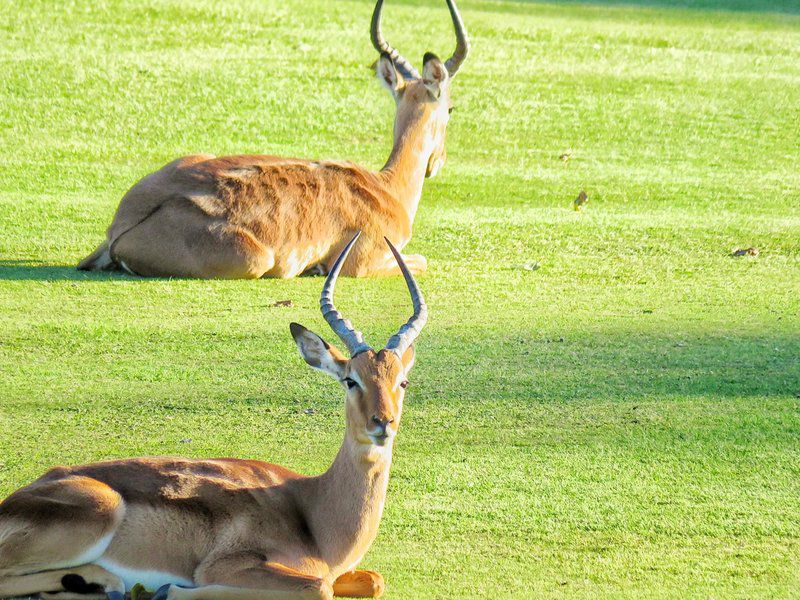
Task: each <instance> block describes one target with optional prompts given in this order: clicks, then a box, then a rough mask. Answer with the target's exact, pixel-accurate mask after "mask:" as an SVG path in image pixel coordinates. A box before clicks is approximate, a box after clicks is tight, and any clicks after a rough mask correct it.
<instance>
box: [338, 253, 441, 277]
mask: <svg viewBox="0 0 800 600" xmlns="http://www.w3.org/2000/svg"><path fill="white" fill-rule="evenodd" d="M403 261H404V262H405V263H406V266H407V267H408V270H409V271H411V274H412V275H421V274H422V273H424V272H425V271H427V269H428V261H427V259H426V258H425V257H424V256H422V255H421V254H403ZM346 269H347V265H345V266H344V267H343V269H342V272H343V273H345V271H346ZM345 274H346V275H351V276H355V277H391V276H394V275H400V267H399V266H398V265H397V261H396V260H395V259H394V256H393V255H392V254H391V253H386V254H384V255H382V257H381V259H380V260H379V261H377V262H375V263H373V264H371V265H370V266H369V267H367V268H365V269H363V270H362V271H361V272H358V273H345Z"/></svg>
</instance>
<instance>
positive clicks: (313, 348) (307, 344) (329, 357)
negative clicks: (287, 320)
mask: <svg viewBox="0 0 800 600" xmlns="http://www.w3.org/2000/svg"><path fill="white" fill-rule="evenodd" d="M289 329H290V330H291V332H292V337H293V338H294V341H295V343H296V344H297V349H298V350H300V356H302V357H303V358H304V359H305V361H306V362H307V363H308V364H309V365H311V366H312V367H314V368H315V369H319V370H320V371H323V372H325V373H327V374H328V375H331V376H332V377H335V378H336V379H341V378H342V377H343V376H344V369H345V366H346V365H347V358H345V356H344V355H343V354H342V353H341V352H339V350H338V349H337V348H336V347H335V346H331V345H330V344H329V343H328V342H326V341H325V340H323V339H322V338H321V337H319V336H318V335H317V334H316V333H314V332H313V331H309V330H308V329H306V328H305V327H303V326H302V325H298V324H297V323H291V324H289Z"/></svg>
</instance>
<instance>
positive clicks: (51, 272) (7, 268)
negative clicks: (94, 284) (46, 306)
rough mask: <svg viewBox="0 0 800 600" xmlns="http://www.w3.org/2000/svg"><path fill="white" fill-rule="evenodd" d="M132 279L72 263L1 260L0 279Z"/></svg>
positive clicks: (120, 274) (121, 274)
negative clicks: (46, 263)
mask: <svg viewBox="0 0 800 600" xmlns="http://www.w3.org/2000/svg"><path fill="white" fill-rule="evenodd" d="M112 279H132V278H131V277H129V276H127V275H125V274H123V273H117V272H110V273H95V272H91V271H78V269H76V268H75V267H74V266H72V265H45V264H41V263H37V262H34V261H30V260H0V281H108V280H112Z"/></svg>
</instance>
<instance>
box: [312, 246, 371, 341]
mask: <svg viewBox="0 0 800 600" xmlns="http://www.w3.org/2000/svg"><path fill="white" fill-rule="evenodd" d="M360 235H361V232H360V231H359V232H358V233H356V234H355V235H354V236H353V239H351V240H350V242H348V244H347V245H346V246H345V247H344V250H342V252H341V253H340V254H339V258H337V259H336V262H334V263H333V267H332V268H331V270H330V273H328V277H327V278H326V279H325V285H324V286H322V293H321V294H320V298H319V307H320V310H321V311H322V316H323V318H324V319H325V320H326V321H327V322H328V325H330V327H331V329H332V330H333V332H334V333H335V334H336V335H337V336H339V339H340V340H342V342H343V343H344V345H345V346H347V349H348V351H349V352H350V356H355V355H356V354H359V353H361V352H365V351H367V350H369V349H370V347H369V344H367V343H366V342H365V341H364V335H363V334H362V333H361V332H360V331H358V330H357V329H355V328H354V327H353V324H352V323H351V322H350V321H349V320H347V319H345V318H344V316H343V315H342V313H340V312H339V311H338V310H336V306H335V305H334V303H333V291H334V289H335V288H336V280H337V279H338V277H339V272H340V271H341V270H342V265H343V264H344V263H345V261H346V260H347V256H348V254H350V250H351V249H352V248H353V246H354V245H355V243H356V241H357V240H358V237H359V236H360Z"/></svg>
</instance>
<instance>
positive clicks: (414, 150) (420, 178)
mask: <svg viewBox="0 0 800 600" xmlns="http://www.w3.org/2000/svg"><path fill="white" fill-rule="evenodd" d="M428 138H429V135H428V133H427V127H426V122H425V118H424V117H423V116H422V114H419V115H414V116H413V117H412V118H410V119H408V121H406V123H404V124H403V126H402V127H400V128H398V129H397V130H396V131H395V136H394V140H395V141H394V147H393V148H392V153H391V154H390V155H389V160H388V161H387V162H386V165H385V166H384V167H383V169H382V170H381V173H382V174H383V176H384V177H385V178H386V182H387V183H388V184H389V186H390V187H391V188H392V189H393V191H394V193H395V196H396V197H397V199H398V200H399V201H400V203H401V204H402V205H403V207H404V208H405V209H406V212H407V213H408V215H409V218H410V220H411V221H413V220H414V216H415V215H416V214H417V206H418V205H419V199H420V196H421V195H422V184H423V182H424V180H425V171H426V169H427V167H428V159H429V158H430V155H431V152H432V148H430V147H429V146H430V140H429V139H428Z"/></svg>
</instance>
